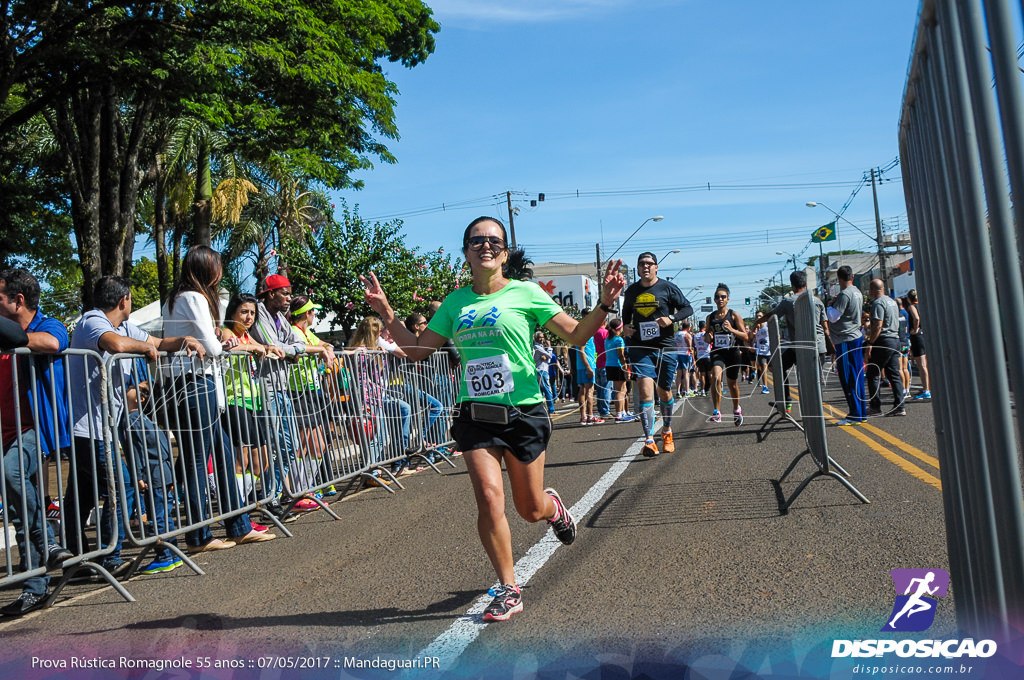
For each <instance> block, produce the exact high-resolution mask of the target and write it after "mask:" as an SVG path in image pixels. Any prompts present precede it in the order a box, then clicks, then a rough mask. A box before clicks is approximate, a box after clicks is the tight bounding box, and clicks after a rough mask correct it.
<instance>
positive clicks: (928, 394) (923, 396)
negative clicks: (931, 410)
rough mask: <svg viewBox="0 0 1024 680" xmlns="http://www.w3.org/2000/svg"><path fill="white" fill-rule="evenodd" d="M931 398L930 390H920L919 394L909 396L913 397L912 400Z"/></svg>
mask: <svg viewBox="0 0 1024 680" xmlns="http://www.w3.org/2000/svg"><path fill="white" fill-rule="evenodd" d="M931 398H932V393H931V392H922V393H921V394H919V395H917V396H916V397H911V399H913V400H914V401H917V400H919V399H931Z"/></svg>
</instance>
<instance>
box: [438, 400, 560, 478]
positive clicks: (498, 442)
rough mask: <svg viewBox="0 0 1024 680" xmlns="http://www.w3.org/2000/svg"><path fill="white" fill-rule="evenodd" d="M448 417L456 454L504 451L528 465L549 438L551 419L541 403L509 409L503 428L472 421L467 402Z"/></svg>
mask: <svg viewBox="0 0 1024 680" xmlns="http://www.w3.org/2000/svg"><path fill="white" fill-rule="evenodd" d="M452 415H453V416H454V417H453V418H452V430H451V432H452V439H454V440H455V448H456V449H457V450H458V451H472V450H474V449H487V448H496V447H499V448H506V449H508V450H509V451H511V452H512V455H513V456H515V457H516V458H517V459H519V460H520V461H521V462H523V463H532V462H533V461H534V460H536V459H537V456H539V455H540V454H542V453H544V451H546V450H547V448H548V441H549V440H550V439H551V417H550V416H549V415H548V409H547V406H546V405H545V404H544V402H538V403H536V404H529V405H526V406H512V407H510V408H509V419H508V424H507V425H503V424H500V423H481V422H477V421H475V420H473V419H472V418H470V415H469V402H460V403H458V404H456V405H455V409H454V411H453V414H452Z"/></svg>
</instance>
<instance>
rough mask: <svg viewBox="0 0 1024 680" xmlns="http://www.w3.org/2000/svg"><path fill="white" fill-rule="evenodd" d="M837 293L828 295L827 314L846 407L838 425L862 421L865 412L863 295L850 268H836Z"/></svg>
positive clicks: (837, 371) (845, 266)
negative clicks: (861, 323)
mask: <svg viewBox="0 0 1024 680" xmlns="http://www.w3.org/2000/svg"><path fill="white" fill-rule="evenodd" d="M838 275H839V288H840V291H839V294H838V295H836V296H835V297H834V298H833V299H832V304H831V305H829V307H828V310H827V314H828V322H829V329H830V333H829V335H830V336H831V337H832V344H833V345H835V347H836V363H835V366H836V373H838V374H839V384H840V385H842V387H843V394H845V395H846V404H847V406H848V407H849V410H848V411H847V414H846V417H845V418H843V419H842V420H840V421H839V425H853V424H854V423H859V422H863V420H864V418H865V416H866V415H867V409H866V408H865V402H864V337H863V336H862V335H861V332H860V314H861V310H862V309H863V308H864V296H863V295H862V294H861V292H860V290H858V289H857V287H856V286H854V285H853V270H852V269H851V268H850V267H849V266H847V265H844V266H842V267H840V268H839V272H838Z"/></svg>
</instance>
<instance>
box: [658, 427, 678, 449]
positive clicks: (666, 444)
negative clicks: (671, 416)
mask: <svg viewBox="0 0 1024 680" xmlns="http://www.w3.org/2000/svg"><path fill="white" fill-rule="evenodd" d="M661 448H662V449H664V450H665V453H672V452H673V451H675V450H676V445H675V444H674V443H673V442H672V433H671V432H662V433H661Z"/></svg>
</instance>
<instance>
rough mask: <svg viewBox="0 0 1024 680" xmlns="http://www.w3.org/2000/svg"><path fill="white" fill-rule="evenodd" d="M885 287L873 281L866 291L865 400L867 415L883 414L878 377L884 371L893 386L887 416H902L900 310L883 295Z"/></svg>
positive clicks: (892, 301)
mask: <svg viewBox="0 0 1024 680" xmlns="http://www.w3.org/2000/svg"><path fill="white" fill-rule="evenodd" d="M884 290H885V284H884V283H883V282H882V280H881V279H875V280H874V281H872V282H871V286H870V288H868V295H869V296H870V297H871V324H870V325H869V326H868V338H867V339H868V350H867V372H868V397H869V399H870V406H869V407H868V411H867V414H868V415H869V416H875V415H879V414H881V413H882V396H881V390H880V387H879V377H880V376H881V373H882V370H883V369H884V370H885V377H886V378H888V379H889V384H890V385H891V386H892V396H893V408H892V410H891V411H889V412H888V413H886V414H885V415H887V416H905V415H907V411H906V409H904V408H903V376H902V374H901V373H900V310H899V307H897V306H896V301H895V300H893V299H892V298H891V297H889V296H888V295H886V294H885V292H884Z"/></svg>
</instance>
